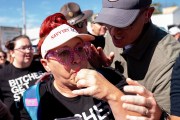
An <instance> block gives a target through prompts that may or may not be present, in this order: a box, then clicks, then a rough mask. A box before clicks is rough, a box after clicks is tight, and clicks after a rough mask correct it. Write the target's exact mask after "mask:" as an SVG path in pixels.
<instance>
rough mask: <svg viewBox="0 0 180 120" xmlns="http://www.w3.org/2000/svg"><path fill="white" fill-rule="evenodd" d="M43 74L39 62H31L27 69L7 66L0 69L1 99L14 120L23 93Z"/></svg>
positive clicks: (17, 116) (17, 115)
mask: <svg viewBox="0 0 180 120" xmlns="http://www.w3.org/2000/svg"><path fill="white" fill-rule="evenodd" d="M44 72H45V69H44V68H43V66H42V65H41V63H40V62H34V61H33V62H32V64H31V65H30V67H28V68H23V69H22V68H16V67H14V66H13V65H12V64H8V65H6V66H5V67H3V68H2V69H0V91H1V94H2V95H1V99H2V101H3V102H4V103H5V104H6V105H7V107H8V108H9V110H10V112H11V114H12V115H13V116H14V120H19V119H20V118H19V111H18V109H19V108H18V107H19V101H20V98H21V97H22V94H23V92H24V91H25V90H26V89H27V88H29V87H30V86H32V85H34V83H35V82H36V80H38V79H39V78H40V76H41V75H42V74H43V73H44Z"/></svg>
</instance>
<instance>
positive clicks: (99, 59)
mask: <svg viewBox="0 0 180 120" xmlns="http://www.w3.org/2000/svg"><path fill="white" fill-rule="evenodd" d="M113 59H114V52H111V53H110V54H109V56H106V55H105V53H104V52H103V49H102V48H101V47H98V48H97V49H96V47H95V46H94V45H93V44H91V56H90V58H89V59H88V61H89V63H90V64H91V66H93V67H94V68H100V67H102V66H105V67H108V66H110V65H111V64H112V62H113Z"/></svg>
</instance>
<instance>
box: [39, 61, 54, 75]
mask: <svg viewBox="0 0 180 120" xmlns="http://www.w3.org/2000/svg"><path fill="white" fill-rule="evenodd" d="M40 61H41V64H42V65H43V67H44V69H45V70H46V71H47V72H51V69H50V68H49V66H48V63H47V62H48V61H47V60H46V59H41V60H40Z"/></svg>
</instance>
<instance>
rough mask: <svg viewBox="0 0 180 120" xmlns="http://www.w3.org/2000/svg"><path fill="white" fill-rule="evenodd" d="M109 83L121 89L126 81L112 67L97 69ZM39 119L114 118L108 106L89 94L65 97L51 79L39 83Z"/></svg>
mask: <svg viewBox="0 0 180 120" xmlns="http://www.w3.org/2000/svg"><path fill="white" fill-rule="evenodd" d="M98 71H99V72H100V73H101V74H103V75H104V76H105V77H106V78H107V79H108V80H109V81H110V82H111V83H113V84H114V85H116V86H117V87H118V88H119V89H121V90H122V88H123V86H124V85H126V84H127V83H126V82H125V79H124V78H123V77H122V75H121V74H120V73H119V72H118V71H115V70H114V69H106V68H105V69H104V68H103V69H98ZM40 96H41V99H40V104H39V109H38V115H39V120H54V119H56V118H64V117H73V116H79V117H81V118H82V119H83V120H114V117H113V115H112V112H111V109H110V106H109V105H108V104H107V103H106V102H104V101H102V100H97V99H95V98H93V97H89V96H78V97H74V98H67V97H65V96H63V95H62V94H60V93H59V92H58V91H57V90H56V89H55V87H54V85H53V80H49V81H48V82H47V83H41V84H40Z"/></svg>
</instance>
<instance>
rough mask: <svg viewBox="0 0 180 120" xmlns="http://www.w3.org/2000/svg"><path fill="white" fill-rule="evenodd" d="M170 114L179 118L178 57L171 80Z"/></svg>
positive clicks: (179, 78)
mask: <svg viewBox="0 0 180 120" xmlns="http://www.w3.org/2000/svg"><path fill="white" fill-rule="evenodd" d="M170 100H171V114H172V115H176V116H180V104H179V103H180V57H178V58H177V60H176V63H175V65H174V68H173V72H172V80H171V92H170Z"/></svg>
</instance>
